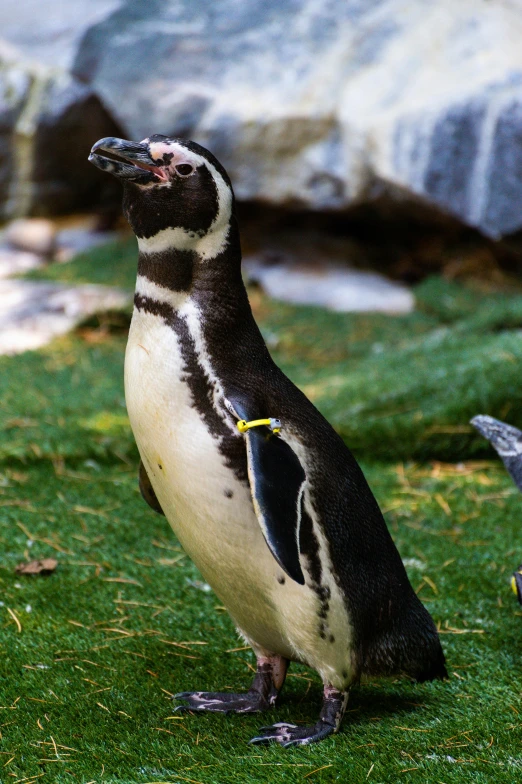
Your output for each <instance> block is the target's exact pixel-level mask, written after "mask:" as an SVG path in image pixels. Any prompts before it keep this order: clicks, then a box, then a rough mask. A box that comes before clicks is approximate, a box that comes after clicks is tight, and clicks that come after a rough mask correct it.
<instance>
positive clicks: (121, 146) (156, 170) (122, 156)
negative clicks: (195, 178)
mask: <svg viewBox="0 0 522 784" xmlns="http://www.w3.org/2000/svg"><path fill="white" fill-rule="evenodd" d="M103 153H108V155H103ZM89 161H90V162H91V163H93V164H94V165H95V166H97V167H98V169H101V170H102V171H106V172H108V173H109V174H114V176H115V177H119V178H120V179H122V180H131V181H132V182H136V183H138V184H140V185H147V184H148V183H153V182H165V181H166V180H167V173H166V171H165V169H164V168H163V167H161V166H158V165H157V163H156V161H154V160H153V159H152V158H151V157H150V154H149V149H148V146H147V145H146V144H140V143H138V142H130V141H127V140H126V139H116V138H115V137H114V136H107V137H106V138H105V139H100V141H98V142H96V144H95V145H94V146H93V148H92V150H91V154H90V155H89Z"/></svg>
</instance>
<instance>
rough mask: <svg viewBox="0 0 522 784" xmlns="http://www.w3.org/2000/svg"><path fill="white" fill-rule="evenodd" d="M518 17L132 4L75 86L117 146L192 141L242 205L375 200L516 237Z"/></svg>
mask: <svg viewBox="0 0 522 784" xmlns="http://www.w3.org/2000/svg"><path fill="white" fill-rule="evenodd" d="M521 40H522V7H521V6H520V4H519V3H518V2H513V1H511V2H510V0H504V1H502V0H496V1H493V2H485V1H483V0H459V2H458V3H456V2H455V0H329V2H328V3H324V2H323V0H282V1H281V2H279V3H267V2H264V1H263V0H244V1H243V2H242V3H237V2H236V0H222V2H220V3H216V2H215V1H214V0H198V3H194V2H193V1H192V0H147V2H145V0H126V2H123V4H122V6H121V8H119V9H117V10H116V11H115V12H114V13H112V14H111V15H110V16H108V17H107V18H105V19H103V20H102V21H101V22H99V23H97V24H95V25H93V26H92V27H91V28H90V29H89V30H88V31H87V33H86V34H85V37H84V39H83V42H82V44H81V46H80V49H79V52H78V55H77V57H76V60H75V64H74V69H73V71H74V74H75V76H76V77H77V78H79V79H80V80H82V81H83V82H86V83H88V84H89V85H90V87H91V88H92V89H93V90H94V92H95V93H96V95H97V96H99V98H100V99H101V101H102V103H103V104H104V105H105V106H106V107H107V108H108V109H109V110H110V112H111V114H112V116H113V117H114V118H115V119H116V121H117V122H118V123H119V124H120V125H121V126H122V128H123V129H124V131H125V133H126V134H127V135H128V136H130V137H131V138H134V139H140V138H143V137H145V136H147V135H149V134H150V133H166V134H179V135H183V136H191V137H193V138H195V139H196V140H198V141H200V142H202V143H203V144H206V145H208V146H209V147H211V148H212V150H213V151H214V152H215V153H216V155H217V156H218V157H219V158H220V159H221V160H222V161H223V163H224V164H225V165H226V167H227V168H228V170H229V171H230V174H231V176H232V178H233V180H234V183H235V187H236V192H237V194H238V196H239V197H240V198H241V199H256V200H266V201H268V202H271V203H273V204H281V205H287V206H292V205H300V206H305V207H310V208H313V209H319V210H323V209H342V208H346V207H350V206H351V205H354V204H357V203H361V202H364V201H369V200H371V199H373V198H374V197H375V196H376V195H378V194H382V193H383V192H384V193H386V194H388V195H391V196H392V197H398V198H401V199H404V198H405V197H406V198H412V197H413V198H415V199H421V200H423V201H427V202H428V203H430V204H432V205H434V206H435V207H437V208H440V209H441V210H443V211H446V212H449V213H452V214H453V215H455V216H456V217H458V218H459V219H460V220H462V221H464V222H465V223H467V224H469V225H471V226H477V227H478V228H479V229H481V230H482V231H483V232H485V233H486V234H489V235H491V236H494V237H498V236H501V235H503V234H509V233H511V232H514V231H517V230H518V229H520V228H521V227H522V211H521V210H520V209H519V206H518V205H519V204H520V203H521V201H522V144H521V143H520V142H521V140H522V138H521V137H522V59H521V56H520V41H521Z"/></svg>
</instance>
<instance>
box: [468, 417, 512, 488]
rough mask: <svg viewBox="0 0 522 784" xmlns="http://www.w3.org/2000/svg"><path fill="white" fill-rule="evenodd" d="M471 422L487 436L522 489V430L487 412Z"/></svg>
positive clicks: (481, 433) (482, 434)
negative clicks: (487, 414)
mask: <svg viewBox="0 0 522 784" xmlns="http://www.w3.org/2000/svg"><path fill="white" fill-rule="evenodd" d="M470 424H472V425H473V427H475V428H476V429H477V430H478V431H479V433H480V435H481V436H484V438H487V440H488V441H489V442H490V444H491V446H492V447H493V449H494V450H495V452H497V454H498V456H499V457H500V459H501V460H502V462H503V463H504V465H505V466H506V468H507V470H508V471H509V473H510V475H511V478H512V479H513V481H514V483H515V484H516V486H517V487H518V489H519V490H520V491H522V432H521V431H520V430H517V428H516V427H513V425H507V424H506V423H505V422H501V421H500V419H495V418H494V417H491V416H486V415H485V414H483V415H482V414H481V415H480V416H476V417H473V419H472V420H471V423H470Z"/></svg>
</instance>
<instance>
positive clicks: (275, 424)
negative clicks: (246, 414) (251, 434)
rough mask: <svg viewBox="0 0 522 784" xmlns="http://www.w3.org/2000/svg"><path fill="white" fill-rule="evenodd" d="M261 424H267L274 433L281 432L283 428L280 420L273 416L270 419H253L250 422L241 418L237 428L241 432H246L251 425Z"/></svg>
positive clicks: (257, 425)
mask: <svg viewBox="0 0 522 784" xmlns="http://www.w3.org/2000/svg"><path fill="white" fill-rule="evenodd" d="M260 425H266V426H267V427H269V428H270V430H271V431H272V432H273V433H279V431H280V430H281V422H280V420H279V419H273V418H272V417H271V418H270V419H252V420H250V422H247V421H246V419H240V420H239V422H238V423H237V429H238V430H239V432H240V433H246V431H247V430H250V428H251V427H259V426H260Z"/></svg>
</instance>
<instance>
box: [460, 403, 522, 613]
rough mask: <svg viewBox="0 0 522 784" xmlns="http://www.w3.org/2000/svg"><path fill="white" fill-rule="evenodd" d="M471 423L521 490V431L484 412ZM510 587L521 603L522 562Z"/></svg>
mask: <svg viewBox="0 0 522 784" xmlns="http://www.w3.org/2000/svg"><path fill="white" fill-rule="evenodd" d="M471 424H472V425H473V427H475V428H476V429H477V430H478V432H479V433H480V435H482V436H484V438H487V440H488V441H489V443H490V444H491V446H492V447H493V449H494V450H495V451H496V452H497V454H498V456H499V457H500V459H501V460H502V462H503V463H504V465H505V466H506V468H507V470H508V472H509V474H510V476H511V478H512V479H513V481H514V483H515V484H516V486H517V487H518V489H519V490H520V491H521V492H522V431H520V430H518V429H517V428H516V427H513V425H507V424H506V423H505V422H501V421H500V419H495V418H494V417H491V416H487V415H486V414H481V415H480V416H476V417H473V419H472V420H471ZM511 587H512V588H513V591H514V592H515V594H516V596H517V599H518V601H519V602H520V604H522V564H520V566H519V567H518V569H517V571H516V572H514V573H513V577H512V578H511Z"/></svg>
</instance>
